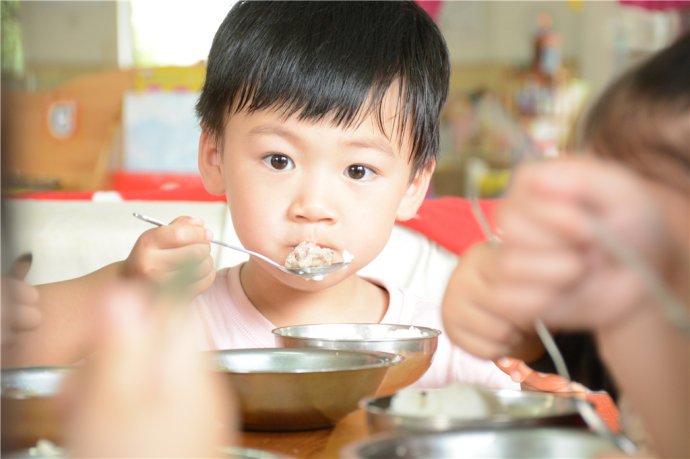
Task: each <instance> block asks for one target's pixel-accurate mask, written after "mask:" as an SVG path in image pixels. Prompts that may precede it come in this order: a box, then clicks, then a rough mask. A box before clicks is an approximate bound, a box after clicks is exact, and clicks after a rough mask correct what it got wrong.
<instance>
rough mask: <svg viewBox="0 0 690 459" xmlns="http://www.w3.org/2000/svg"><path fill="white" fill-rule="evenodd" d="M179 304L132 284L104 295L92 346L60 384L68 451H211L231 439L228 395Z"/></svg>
mask: <svg viewBox="0 0 690 459" xmlns="http://www.w3.org/2000/svg"><path fill="white" fill-rule="evenodd" d="M152 303H153V304H152ZM152 305H153V307H152ZM179 306H180V305H178V304H176V303H175V302H174V301H173V300H171V299H170V298H169V297H165V298H164V299H161V297H158V298H157V299H156V300H152V299H150V297H148V296H147V294H146V293H145V292H144V291H143V290H141V289H140V288H138V287H137V286H133V285H121V286H119V287H118V288H117V289H114V290H113V291H110V292H107V294H106V295H105V296H104V304H103V311H104V314H103V316H102V317H103V320H102V323H101V324H99V325H100V327H101V335H100V337H99V340H100V343H98V344H99V346H98V349H99V351H98V352H97V353H96V354H95V355H94V356H92V357H91V358H89V359H88V361H87V362H86V364H85V366H84V368H83V369H82V370H83V371H79V372H78V373H77V374H75V378H74V379H72V380H71V381H69V382H68V385H67V388H66V395H67V396H66V409H67V412H68V417H69V421H68V428H67V441H66V446H67V448H68V450H69V451H70V453H71V454H73V455H74V456H75V457H185V458H190V457H215V456H219V455H220V453H219V447H220V446H223V445H225V446H227V445H230V444H232V442H233V439H234V432H235V428H236V419H235V404H234V399H232V398H231V394H228V393H227V392H226V393H224V392H223V391H222V389H221V387H220V385H219V384H218V381H216V380H215V379H213V375H212V372H211V371H209V367H208V364H207V362H205V361H203V357H202V355H201V353H200V352H198V351H197V350H196V349H197V343H196V342H195V330H194V329H193V326H192V325H191V321H190V320H189V318H188V316H187V314H186V311H185V309H184V308H182V307H179Z"/></svg>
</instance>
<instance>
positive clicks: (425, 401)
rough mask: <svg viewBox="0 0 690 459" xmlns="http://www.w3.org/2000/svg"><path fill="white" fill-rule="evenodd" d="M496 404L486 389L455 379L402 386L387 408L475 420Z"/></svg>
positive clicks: (394, 410) (484, 415) (418, 413)
mask: <svg viewBox="0 0 690 459" xmlns="http://www.w3.org/2000/svg"><path fill="white" fill-rule="evenodd" d="M497 407H498V402H497V401H496V398H495V397H494V395H493V394H492V393H491V392H490V391H489V390H488V389H486V388H484V387H482V386H479V385H475V384H464V383H460V382H456V383H452V384H449V385H447V386H446V387H441V388H438V389H429V390H420V389H415V388H406V389H403V390H401V391H399V392H398V393H396V394H395V395H394V396H393V398H392V399H391V404H390V408H389V410H390V412H391V413H394V414H397V415H401V416H417V417H427V416H449V417H452V418H454V419H473V418H474V419H477V418H483V417H487V416H489V414H490V413H492V412H495V411H496V410H497Z"/></svg>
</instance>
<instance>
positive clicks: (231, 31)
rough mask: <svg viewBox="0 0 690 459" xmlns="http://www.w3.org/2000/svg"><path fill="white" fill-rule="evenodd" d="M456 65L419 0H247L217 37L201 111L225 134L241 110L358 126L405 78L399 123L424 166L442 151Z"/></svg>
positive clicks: (204, 120)
mask: <svg viewBox="0 0 690 459" xmlns="http://www.w3.org/2000/svg"><path fill="white" fill-rule="evenodd" d="M449 71H450V70H449V63H448V56H447V49H446V45H445V42H444V40H443V37H442V35H441V34H440V32H439V30H438V28H437V27H436V25H435V24H434V23H433V21H432V20H431V18H430V17H429V16H428V15H427V14H426V13H425V12H424V11H423V10H422V8H421V7H419V6H418V5H417V4H415V3H414V2H408V1H403V2H399V1H383V2H374V1H362V2H355V1H351V2H350V1H348V2H290V1H288V2H252V1H248V2H240V3H238V4H236V5H235V6H234V7H233V9H232V10H231V11H230V13H229V14H228V15H227V17H226V18H225V20H224V21H223V23H222V24H221V26H220V28H219V29H218V31H217V33H216V36H215V38H214V40H213V44H212V46H211V51H210V53H209V56H208V67H207V74H206V81H205V84H204V87H203V91H202V94H201V98H200V99H199V102H198V104H197V113H198V115H199V118H200V119H201V125H202V128H203V129H206V130H208V131H210V132H211V133H212V134H213V135H215V136H216V137H217V138H219V139H222V134H223V127H224V125H225V122H226V121H227V118H228V116H230V115H232V114H234V113H237V112H240V111H247V112H254V111H259V110H265V109H270V110H278V111H280V112H281V113H282V114H283V115H285V116H286V117H287V116H290V115H297V116H299V117H300V118H301V119H304V120H321V119H324V118H332V121H333V122H334V123H335V124H336V125H338V126H350V125H352V124H355V123H357V122H359V121H361V119H362V118H363V117H364V116H365V115H366V114H368V113H375V114H376V115H377V116H379V117H380V116H381V103H382V101H383V100H384V97H385V96H386V94H387V93H388V92H389V90H390V89H392V88H395V89H397V91H398V99H397V101H396V103H397V104H398V105H397V109H396V110H395V111H396V116H397V119H396V123H395V128H396V129H398V131H399V132H404V133H406V134H407V135H410V136H411V139H412V151H411V152H410V160H411V161H412V164H413V166H414V167H413V172H417V171H418V170H420V169H422V168H424V167H426V166H428V165H429V164H430V163H433V161H434V159H435V157H436V154H437V151H438V147H439V115H440V111H441V108H442V106H443V104H444V103H445V100H446V96H447V92H448V78H449ZM382 121H383V120H381V119H379V123H380V125H381V126H383V123H382ZM386 134H387V135H389V136H390V135H393V134H394V133H386Z"/></svg>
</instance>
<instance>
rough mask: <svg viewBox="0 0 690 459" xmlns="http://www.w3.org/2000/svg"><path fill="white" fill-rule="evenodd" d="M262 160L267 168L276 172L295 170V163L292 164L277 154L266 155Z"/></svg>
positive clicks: (288, 159) (283, 156)
mask: <svg viewBox="0 0 690 459" xmlns="http://www.w3.org/2000/svg"><path fill="white" fill-rule="evenodd" d="M262 159H263V161H264V163H265V164H266V165H267V166H269V167H270V168H271V169H275V170H278V171H284V170H290V169H294V168H295V163H294V162H292V160H291V159H290V158H288V157H287V156H285V155H281V154H278V153H272V154H270V155H266V156H264V157H263V158H262Z"/></svg>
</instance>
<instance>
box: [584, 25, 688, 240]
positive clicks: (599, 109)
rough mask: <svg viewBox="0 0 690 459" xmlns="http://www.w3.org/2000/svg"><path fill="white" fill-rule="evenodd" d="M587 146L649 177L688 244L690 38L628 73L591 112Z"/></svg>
mask: <svg viewBox="0 0 690 459" xmlns="http://www.w3.org/2000/svg"><path fill="white" fill-rule="evenodd" d="M583 141H584V147H586V148H587V150H589V151H590V152H592V153H593V154H595V155H597V156H600V157H603V158H606V159H610V160H612V161H616V162H619V163H622V164H623V165H625V166H627V167H628V168H630V169H632V170H634V171H635V172H636V173H637V174H638V175H640V176H641V177H643V178H644V179H645V181H646V184H647V189H648V190H649V193H650V196H652V197H653V198H654V199H655V200H656V201H657V202H658V203H659V205H660V207H661V209H662V211H663V212H664V214H665V215H666V218H667V219H668V220H669V221H670V222H671V223H672V227H673V228H674V229H675V233H676V235H677V238H678V240H679V241H680V242H681V243H683V244H687V235H688V231H690V228H689V226H688V225H689V223H688V218H687V215H688V214H687V213H688V205H689V204H690V198H689V196H690V35H685V36H683V37H680V38H679V39H677V40H676V42H674V43H673V44H672V45H670V46H669V47H667V48H665V49H663V50H661V51H659V52H658V53H657V54H655V55H654V56H652V57H651V58H649V59H648V60H646V61H644V62H643V63H642V64H640V65H639V66H637V67H635V68H633V69H632V70H630V71H628V72H627V73H625V74H624V75H622V76H621V77H620V78H618V79H617V80H615V81H614V82H613V84H612V85H611V86H610V87H609V88H608V89H607V90H606V91H605V92H604V94H603V95H602V96H601V97H600V98H599V99H598V100H597V102H596V103H595V105H594V106H593V107H592V109H591V110H590V112H589V116H588V117H587V119H586V121H585V125H584V129H583Z"/></svg>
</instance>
